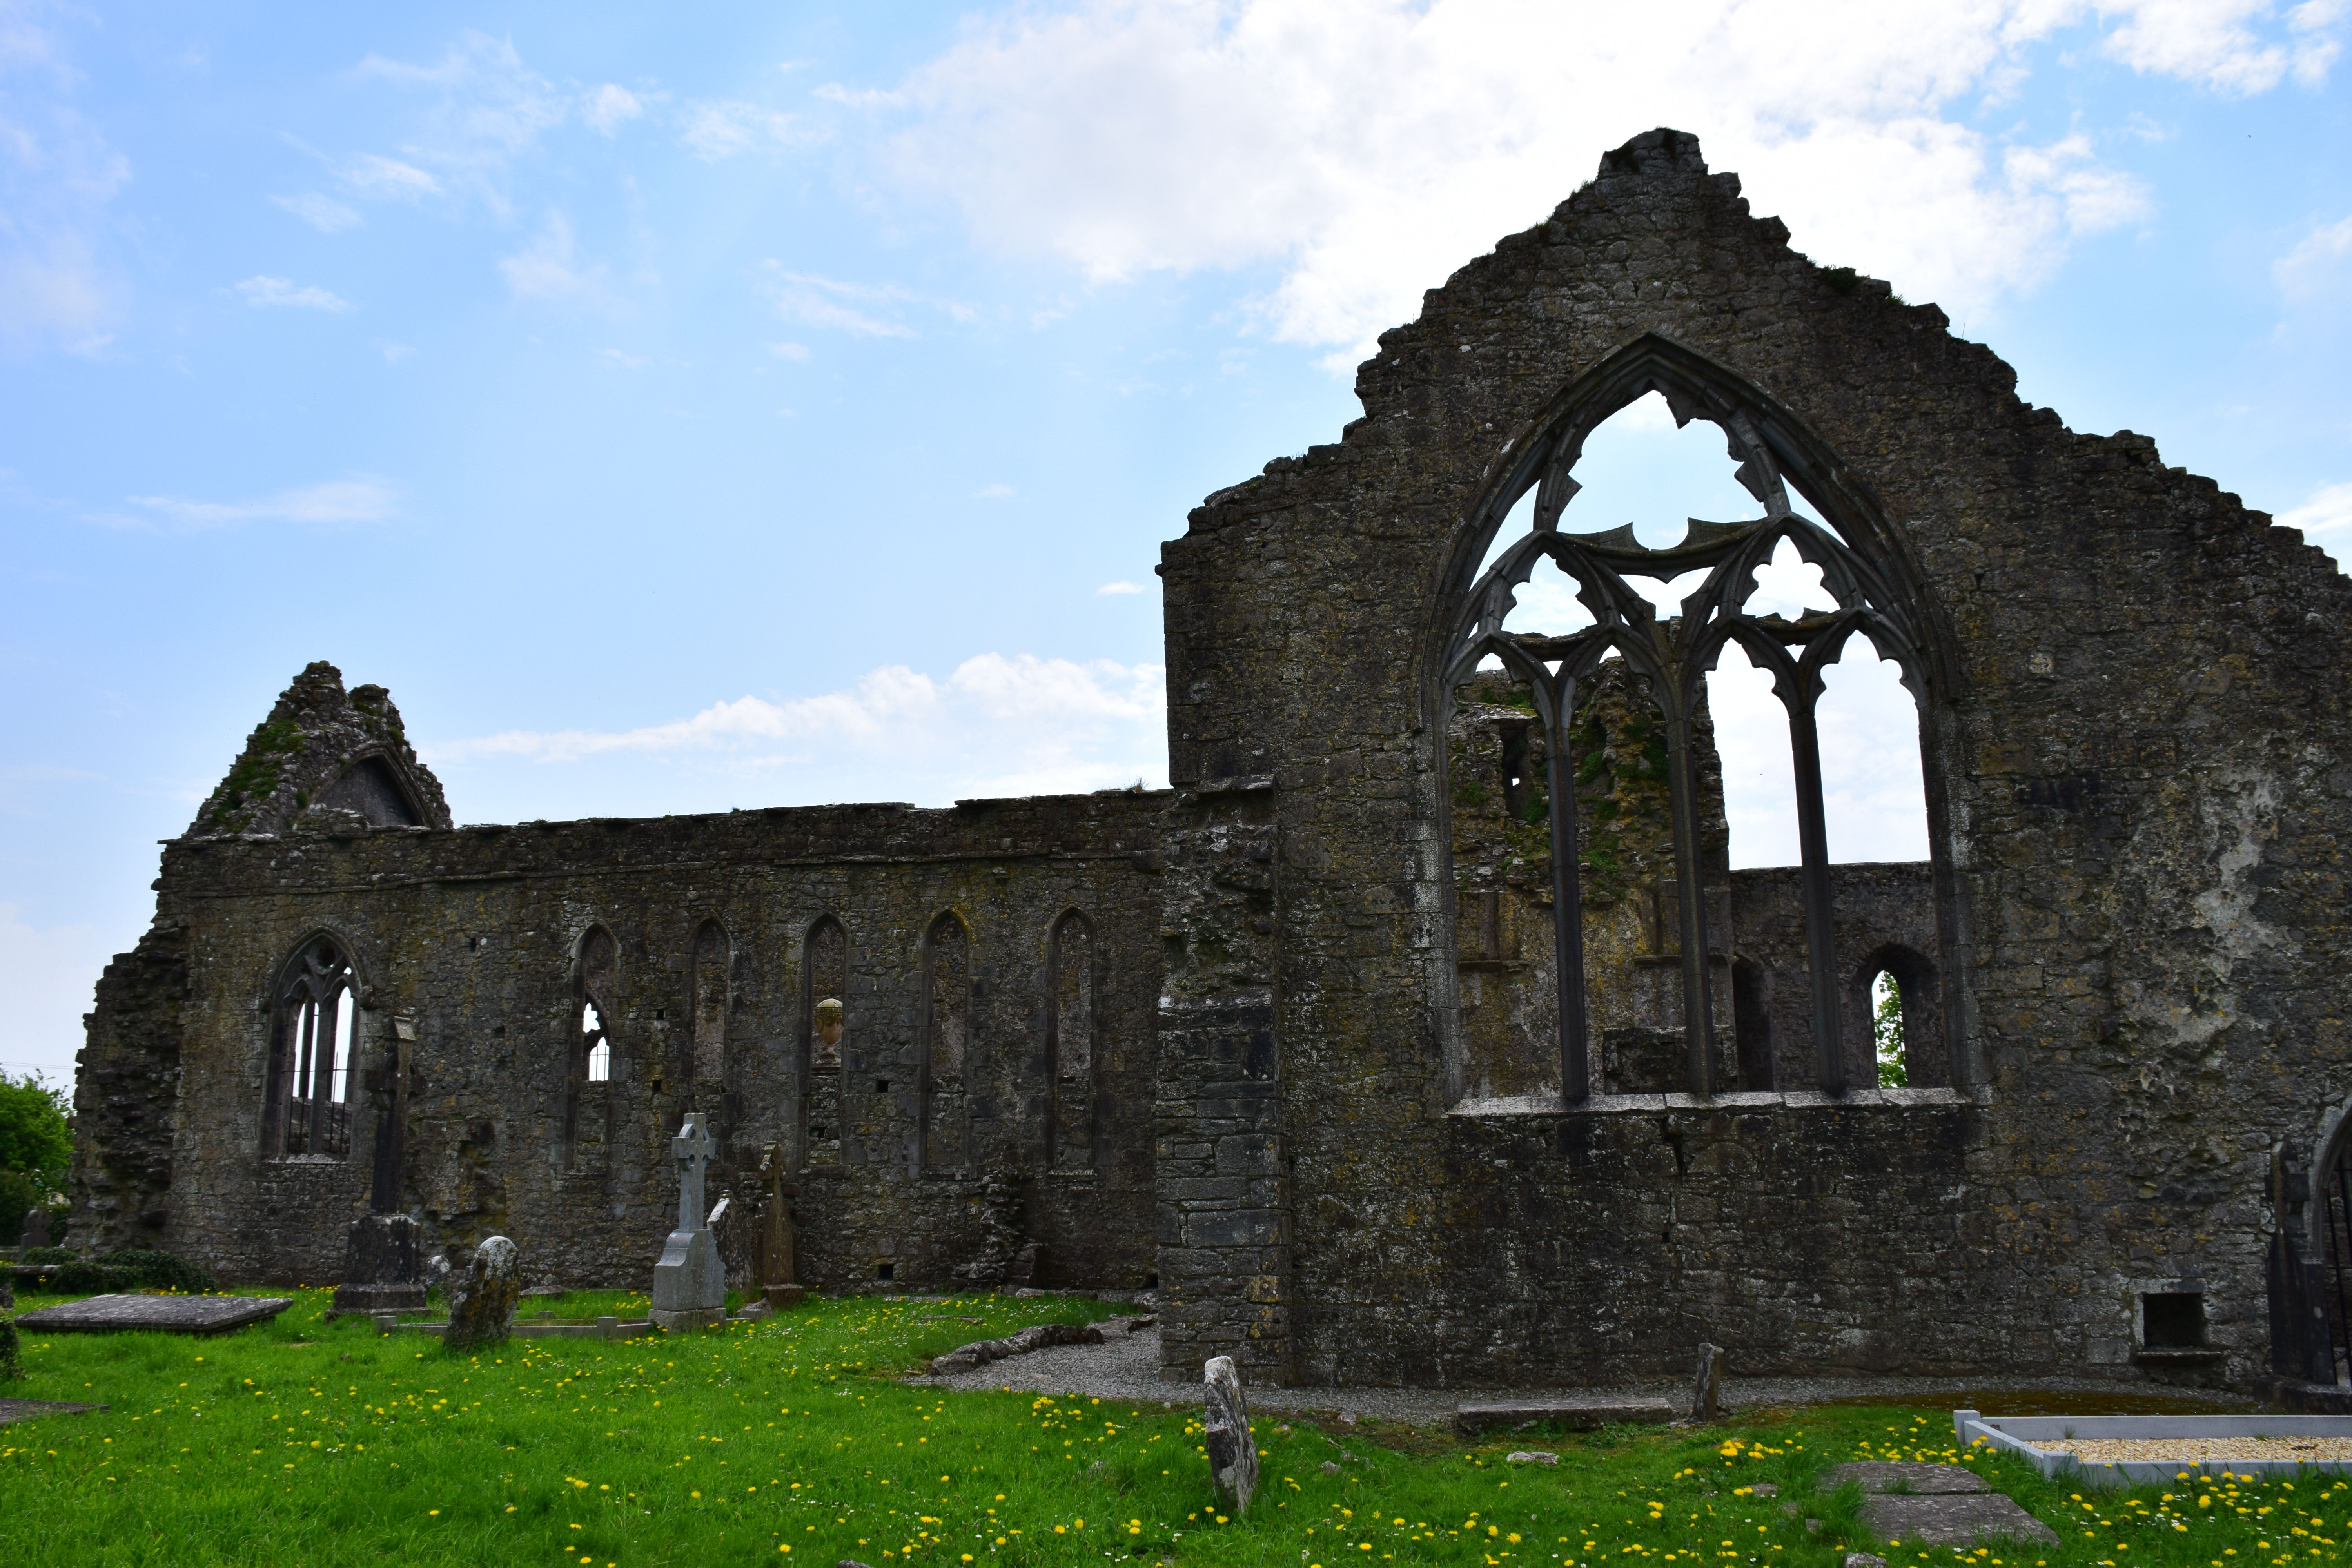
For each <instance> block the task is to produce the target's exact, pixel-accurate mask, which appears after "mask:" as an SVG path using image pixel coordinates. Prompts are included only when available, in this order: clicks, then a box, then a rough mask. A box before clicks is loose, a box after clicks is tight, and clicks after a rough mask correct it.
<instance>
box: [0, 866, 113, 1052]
mask: <svg viewBox="0 0 2352 1568" xmlns="http://www.w3.org/2000/svg"><path fill="white" fill-rule="evenodd" d="M108 957H109V954H108V952H107V947H106V943H105V942H102V941H100V938H99V934H98V929H97V928H96V927H95V926H87V925H60V926H49V927H47V928H42V927H37V926H35V925H33V924H31V923H29V922H28V921H26V918H25V911H24V908H23V906H22V905H18V904H0V994H5V995H6V996H7V998H8V1009H9V1012H10V1014H11V1018H10V1022H9V1028H8V1039H7V1042H6V1044H5V1045H0V1069H5V1070H6V1071H9V1072H12V1073H26V1072H34V1071H38V1072H40V1073H43V1074H45V1075H47V1078H48V1079H49V1080H50V1081H51V1082H53V1083H60V1084H70V1083H72V1082H73V1077H74V1056H75V1053H77V1052H79V1050H80V1049H81V1044H82V1027H81V1016H82V1015H83V1014H84V1013H87V1012H89V1008H90V1004H91V999H92V997H93V995H94V994H95V993H96V990H97V986H98V977H99V974H100V972H101V971H103V970H104V969H105V968H106V962H107V959H108Z"/></svg>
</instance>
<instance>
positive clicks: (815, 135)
mask: <svg viewBox="0 0 2352 1568" xmlns="http://www.w3.org/2000/svg"><path fill="white" fill-rule="evenodd" d="M822 138H823V132H821V131H820V130H818V129H817V128H816V127H814V126H812V125H810V124H808V123H806V122H805V121H801V120H799V119H796V118H795V117H793V116H792V115H789V114H783V113H780V112H778V111H777V110H772V109H762V108H761V107H760V106H759V105H758V104H756V103H743V102H740V101H738V100H703V101H700V102H696V103H689V104H688V105H687V106H686V107H685V109H684V110H683V111H682V112H681V113H680V114H679V116H678V132H677V139H678V142H679V143H680V144H681V145H683V146H685V147H686V148H687V149H688V151H690V152H692V153H694V155H695V156H696V157H698V158H700V159H702V160H703V161H704V162H705V163H717V162H718V161H719V159H721V158H732V157H734V156H735V155H736V154H738V153H749V152H752V151H754V150H756V149H759V148H762V147H764V148H770V149H773V148H780V147H798V146H803V145H805V144H807V143H808V142H815V141H819V140H822Z"/></svg>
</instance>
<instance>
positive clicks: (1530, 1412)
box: [1454, 1397, 1682, 1437]
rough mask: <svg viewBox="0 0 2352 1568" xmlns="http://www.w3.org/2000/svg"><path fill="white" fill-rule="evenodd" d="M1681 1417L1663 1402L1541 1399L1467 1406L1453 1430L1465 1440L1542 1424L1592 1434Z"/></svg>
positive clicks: (1458, 1412) (1456, 1413)
mask: <svg viewBox="0 0 2352 1568" xmlns="http://www.w3.org/2000/svg"><path fill="white" fill-rule="evenodd" d="M1681 1414H1682V1413H1681V1412H1680V1411H1678V1410H1676V1409H1675V1407H1674V1406H1673V1405H1669V1404H1667V1403H1666V1402H1665V1401H1664V1400H1663V1399H1628V1398H1622V1397H1620V1398H1601V1399H1542V1400H1512V1401H1509V1402H1507V1403H1504V1404H1498V1405H1462V1406H1460V1407H1459V1408H1457V1409H1456V1410H1455V1411H1454V1430H1455V1431H1456V1432H1459V1433H1461V1434H1462V1436H1465V1437H1475V1436H1477V1435H1478V1434H1479V1433H1481V1432H1491V1431H1493V1430H1495V1429H1496V1427H1498V1426H1499V1427H1512V1428H1517V1427H1520V1426H1535V1425H1537V1424H1538V1423H1542V1424H1544V1425H1547V1426H1565V1427H1567V1428H1569V1429H1570V1431H1573V1432H1589V1431H1591V1430H1592V1429H1593V1428H1594V1427H1596V1426H1608V1425H1609V1424H1610V1423H1612V1422H1614V1421H1638V1422H1643V1423H1646V1424H1650V1425H1656V1424H1659V1423H1662V1422H1666V1421H1672V1420H1674V1419H1675V1418H1676V1417H1677V1416H1679V1415H1681Z"/></svg>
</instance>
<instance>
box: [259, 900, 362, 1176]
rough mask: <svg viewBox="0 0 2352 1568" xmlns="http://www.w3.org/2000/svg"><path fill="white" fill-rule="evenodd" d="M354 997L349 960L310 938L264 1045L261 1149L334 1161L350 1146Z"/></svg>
mask: <svg viewBox="0 0 2352 1568" xmlns="http://www.w3.org/2000/svg"><path fill="white" fill-rule="evenodd" d="M357 1029H358V999H357V995H356V992H355V988H354V985H353V981H352V963H351V960H350V958H349V957H347V956H346V955H345V954H344V952H343V951H342V950H341V948H340V947H338V946H337V945H336V944H335V942H333V941H332V940H331V939H330V938H328V937H323V936H321V937H316V938H313V939H312V940H311V941H310V942H309V943H307V944H306V945H305V946H304V947H303V948H302V950H301V952H299V953H297V954H296V955H295V957H294V961H293V962H292V963H289V965H287V968H286V971H285V973H284V977H283V978H282V979H281V981H280V982H279V984H278V1007H277V1019H276V1029H275V1033H274V1037H273V1040H272V1044H271V1047H270V1066H269V1098H268V1110H267V1112H266V1114H265V1116H264V1118H263V1133H262V1138H263V1149H264V1152H265V1153H267V1154H268V1155H269V1156H271V1157H273V1158H278V1159H305V1158H308V1159H325V1160H341V1159H347V1158H349V1157H350V1154H351V1152H352V1103H351V1102H352V1056H353V1047H354V1041H355V1038H356V1035H357Z"/></svg>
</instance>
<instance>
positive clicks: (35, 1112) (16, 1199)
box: [0, 1073, 73, 1246]
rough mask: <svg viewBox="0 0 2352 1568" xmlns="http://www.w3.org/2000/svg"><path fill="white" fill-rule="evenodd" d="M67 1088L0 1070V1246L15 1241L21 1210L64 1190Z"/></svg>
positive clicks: (69, 1137)
mask: <svg viewBox="0 0 2352 1568" xmlns="http://www.w3.org/2000/svg"><path fill="white" fill-rule="evenodd" d="M67 1110H68V1105H67V1100H66V1091H65V1090H64V1089H58V1088H54V1087H52V1086H51V1085H49V1084H48V1083H46V1082H44V1081H43V1080H42V1079H41V1078H40V1076H39V1075H38V1074H37V1073H26V1075H25V1076H24V1077H22V1078H19V1079H12V1078H10V1077H9V1076H8V1075H7V1074H5V1073H0V1246H8V1245H12V1244H14V1243H15V1242H16V1238H17V1236H18V1233H19V1231H20V1230H21V1228H22V1226H23V1225H24V1223H25V1212H26V1210H27V1209H30V1208H31V1207H33V1205H36V1204H41V1203H47V1202H48V1201H49V1199H50V1197H51V1195H52V1194H56V1193H58V1192H59V1191H61V1190H63V1188H64V1186H65V1184H66V1168H67V1166H68V1165H69V1164H70V1163H72V1161H73V1130H72V1128H71V1127H69V1126H68V1124H67V1122H66V1112H67Z"/></svg>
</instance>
